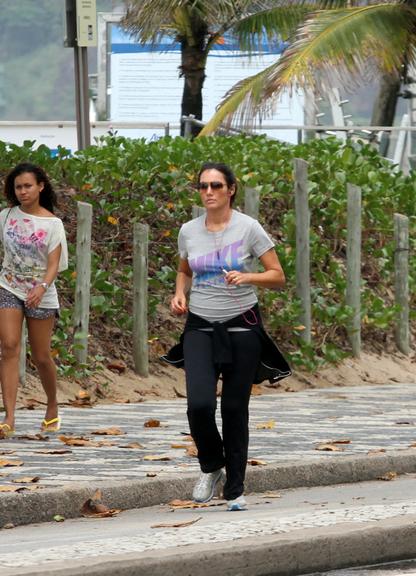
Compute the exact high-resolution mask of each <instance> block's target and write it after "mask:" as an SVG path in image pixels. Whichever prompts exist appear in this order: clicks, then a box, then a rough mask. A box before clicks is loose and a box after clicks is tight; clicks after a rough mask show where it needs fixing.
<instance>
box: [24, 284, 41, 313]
mask: <svg viewBox="0 0 416 576" xmlns="http://www.w3.org/2000/svg"><path fill="white" fill-rule="evenodd" d="M44 294H45V288H44V287H43V286H34V287H33V288H32V289H31V290H29V292H28V294H27V298H26V306H27V307H28V308H37V307H38V306H39V304H40V302H41V300H42V298H43V296H44Z"/></svg>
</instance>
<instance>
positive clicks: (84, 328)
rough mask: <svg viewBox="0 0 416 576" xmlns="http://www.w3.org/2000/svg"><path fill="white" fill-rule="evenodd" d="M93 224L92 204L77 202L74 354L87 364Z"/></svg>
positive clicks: (82, 362) (81, 362)
mask: <svg viewBox="0 0 416 576" xmlns="http://www.w3.org/2000/svg"><path fill="white" fill-rule="evenodd" d="M91 226H92V206H91V204H88V203H86V202H78V203H77V248H76V259H77V260H76V286H75V304H74V328H75V333H74V338H75V342H76V344H77V346H76V348H75V350H74V355H75V358H76V359H77V362H78V363H79V364H86V362H87V355H88V326H89V320H90V288H91Z"/></svg>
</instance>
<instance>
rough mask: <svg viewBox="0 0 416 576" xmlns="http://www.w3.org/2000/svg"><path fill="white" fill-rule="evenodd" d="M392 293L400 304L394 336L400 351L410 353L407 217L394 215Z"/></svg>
mask: <svg viewBox="0 0 416 576" xmlns="http://www.w3.org/2000/svg"><path fill="white" fill-rule="evenodd" d="M394 246H395V249H394V294H395V302H396V304H398V305H399V306H400V309H399V311H398V312H397V316H396V326H395V338H396V344H397V347H398V349H399V350H400V352H403V354H406V355H408V354H409V353H410V343H409V219H408V218H407V216H403V214H395V215H394Z"/></svg>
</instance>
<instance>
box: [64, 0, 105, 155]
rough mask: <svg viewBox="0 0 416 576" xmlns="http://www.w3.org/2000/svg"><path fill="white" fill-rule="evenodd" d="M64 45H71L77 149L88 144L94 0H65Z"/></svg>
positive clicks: (93, 44)
mask: <svg viewBox="0 0 416 576" xmlns="http://www.w3.org/2000/svg"><path fill="white" fill-rule="evenodd" d="M65 12H66V20H65V21H66V34H65V42H64V44H65V46H67V47H70V48H73V49H74V68H75V109H76V120H77V141H78V150H83V149H84V148H87V147H88V146H90V144H91V127H90V99H89V84H88V47H89V46H96V45H97V7H96V0H65Z"/></svg>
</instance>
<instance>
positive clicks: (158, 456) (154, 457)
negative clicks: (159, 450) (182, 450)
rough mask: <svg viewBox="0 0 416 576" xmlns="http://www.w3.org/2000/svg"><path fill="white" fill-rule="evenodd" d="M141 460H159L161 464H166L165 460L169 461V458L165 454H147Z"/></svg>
mask: <svg viewBox="0 0 416 576" xmlns="http://www.w3.org/2000/svg"><path fill="white" fill-rule="evenodd" d="M143 460H152V461H153V460H161V461H162V462H166V461H167V460H171V457H170V456H168V455H167V454H147V455H146V456H143Z"/></svg>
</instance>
